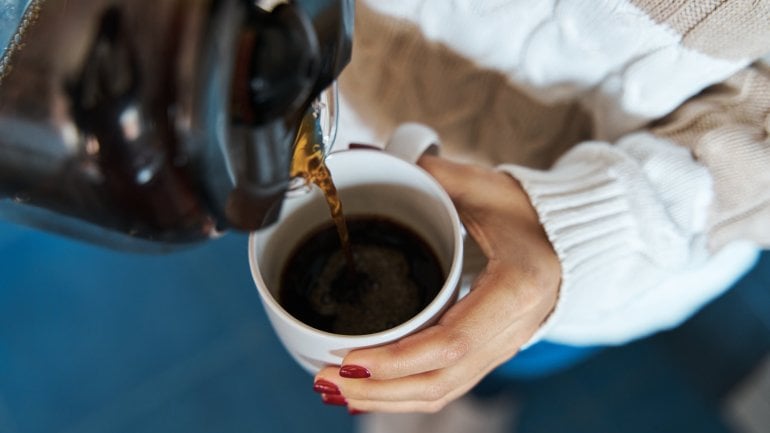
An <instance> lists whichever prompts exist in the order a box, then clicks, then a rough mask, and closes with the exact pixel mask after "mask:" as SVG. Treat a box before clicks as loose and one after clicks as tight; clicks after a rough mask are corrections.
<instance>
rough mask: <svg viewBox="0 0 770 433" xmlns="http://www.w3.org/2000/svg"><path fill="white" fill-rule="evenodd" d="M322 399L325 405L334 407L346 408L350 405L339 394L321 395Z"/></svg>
mask: <svg viewBox="0 0 770 433" xmlns="http://www.w3.org/2000/svg"><path fill="white" fill-rule="evenodd" d="M321 399H322V400H323V402H324V404H329V405H332V406H345V405H347V404H348V401H347V400H345V397H343V396H341V395H339V394H321Z"/></svg>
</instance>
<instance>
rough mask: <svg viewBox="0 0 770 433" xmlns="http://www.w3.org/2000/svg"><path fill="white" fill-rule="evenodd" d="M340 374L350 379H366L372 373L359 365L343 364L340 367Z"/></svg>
mask: <svg viewBox="0 0 770 433" xmlns="http://www.w3.org/2000/svg"><path fill="white" fill-rule="evenodd" d="M340 376H342V377H345V378H348V379H366V378H369V377H371V376H372V373H370V372H369V370H367V369H365V368H364V367H359V366H357V365H343V366H342V367H340Z"/></svg>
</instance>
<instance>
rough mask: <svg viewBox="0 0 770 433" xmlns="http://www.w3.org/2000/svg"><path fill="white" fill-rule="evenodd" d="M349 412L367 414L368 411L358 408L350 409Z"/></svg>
mask: <svg viewBox="0 0 770 433" xmlns="http://www.w3.org/2000/svg"><path fill="white" fill-rule="evenodd" d="M348 413H349V414H351V415H365V414H366V412H365V411H363V410H358V409H348Z"/></svg>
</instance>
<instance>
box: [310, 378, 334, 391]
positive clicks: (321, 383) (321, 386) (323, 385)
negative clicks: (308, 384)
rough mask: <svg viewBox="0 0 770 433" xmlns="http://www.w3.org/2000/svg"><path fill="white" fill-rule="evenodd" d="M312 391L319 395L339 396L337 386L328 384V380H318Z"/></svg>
mask: <svg viewBox="0 0 770 433" xmlns="http://www.w3.org/2000/svg"><path fill="white" fill-rule="evenodd" d="M313 391H315V392H317V393H319V394H339V393H340V389H339V388H337V385H335V384H333V383H331V382H329V381H328V380H323V379H318V380H316V381H315V383H313Z"/></svg>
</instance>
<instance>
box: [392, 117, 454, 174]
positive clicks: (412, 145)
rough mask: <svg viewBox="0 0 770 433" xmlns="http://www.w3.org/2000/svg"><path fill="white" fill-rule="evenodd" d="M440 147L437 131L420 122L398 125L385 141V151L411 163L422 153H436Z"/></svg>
mask: <svg viewBox="0 0 770 433" xmlns="http://www.w3.org/2000/svg"><path fill="white" fill-rule="evenodd" d="M440 147H441V140H440V139H439V136H438V133H437V132H436V131H434V130H433V129H431V128H430V127H428V126H425V125H423V124H420V123H404V124H401V125H399V126H398V128H396V130H395V131H393V134H392V135H391V136H390V139H388V141H387V142H386V143H385V151H386V152H388V153H389V154H391V155H393V156H396V157H398V158H401V159H403V160H404V161H406V162H409V163H412V164H415V163H417V160H418V159H420V157H421V156H422V155H424V154H428V155H438V154H439V149H440Z"/></svg>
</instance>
